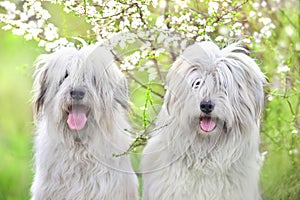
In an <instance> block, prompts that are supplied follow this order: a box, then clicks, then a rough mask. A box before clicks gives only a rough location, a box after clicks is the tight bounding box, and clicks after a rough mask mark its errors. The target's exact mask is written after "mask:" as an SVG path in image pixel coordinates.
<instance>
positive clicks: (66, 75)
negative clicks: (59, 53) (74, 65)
mask: <svg viewBox="0 0 300 200" xmlns="http://www.w3.org/2000/svg"><path fill="white" fill-rule="evenodd" d="M68 76H69V72H68V71H66V73H65V76H64V78H62V79H61V80H60V81H59V85H61V84H62V83H63V82H64V80H65V79H66V78H68Z"/></svg>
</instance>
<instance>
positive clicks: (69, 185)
mask: <svg viewBox="0 0 300 200" xmlns="http://www.w3.org/2000/svg"><path fill="white" fill-rule="evenodd" d="M34 94H35V96H34V105H35V113H36V125H37V128H36V138H35V176H34V182H33V185H32V187H31V192H32V199H34V200H49V199H52V200H63V199H65V200H76V199H77V200H98V199H99V200H100V199H101V200H135V199H138V182H137V177H136V174H135V173H134V171H133V169H132V166H131V163H130V158H129V157H128V156H121V157H113V154H114V153H115V154H118V153H122V152H124V151H125V150H126V149H127V148H128V147H129V145H130V142H131V138H130V135H128V134H127V133H126V132H124V129H125V128H127V129H128V126H129V125H128V123H127V121H126V108H127V106H128V105H127V104H128V95H127V85H126V80H125V77H124V76H123V75H122V73H121V72H120V71H119V70H118V69H117V66H116V65H115V64H114V63H113V56H112V54H111V53H110V52H109V51H107V50H105V49H104V48H103V47H99V46H96V45H94V46H88V47H85V48H83V49H81V50H79V51H78V50H76V49H75V48H63V49H62V50H59V51H57V52H55V53H53V54H50V55H46V56H42V57H41V58H40V59H39V60H38V62H37V69H36V73H35V81H34Z"/></svg>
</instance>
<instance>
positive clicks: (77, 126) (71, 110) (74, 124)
mask: <svg viewBox="0 0 300 200" xmlns="http://www.w3.org/2000/svg"><path fill="white" fill-rule="evenodd" d="M88 113H89V109H88V107H86V106H85V105H70V106H68V111H67V114H68V119H67V124H68V126H69V128H70V129H71V130H81V129H83V128H84V127H85V125H86V122H87V116H88Z"/></svg>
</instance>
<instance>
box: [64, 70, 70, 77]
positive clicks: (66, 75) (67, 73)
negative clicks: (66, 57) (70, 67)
mask: <svg viewBox="0 0 300 200" xmlns="http://www.w3.org/2000/svg"><path fill="white" fill-rule="evenodd" d="M68 76H69V72H68V71H66V73H65V77H64V79H66V78H67V77H68Z"/></svg>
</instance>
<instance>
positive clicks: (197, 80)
mask: <svg viewBox="0 0 300 200" xmlns="http://www.w3.org/2000/svg"><path fill="white" fill-rule="evenodd" d="M200 83H201V80H200V79H196V80H195V81H194V82H193V84H192V87H193V89H198V88H199V87H200Z"/></svg>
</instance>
